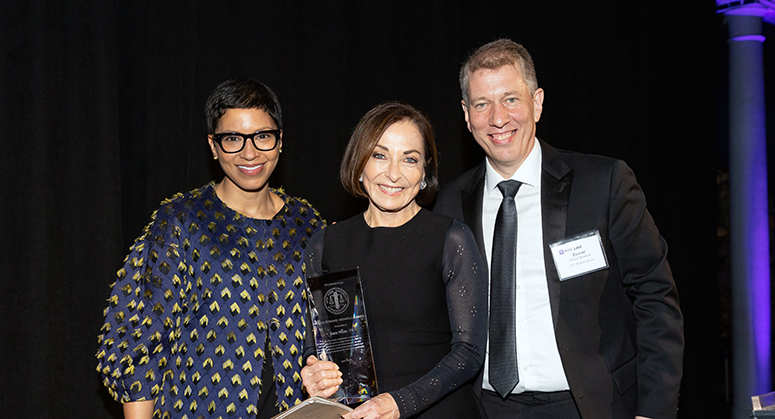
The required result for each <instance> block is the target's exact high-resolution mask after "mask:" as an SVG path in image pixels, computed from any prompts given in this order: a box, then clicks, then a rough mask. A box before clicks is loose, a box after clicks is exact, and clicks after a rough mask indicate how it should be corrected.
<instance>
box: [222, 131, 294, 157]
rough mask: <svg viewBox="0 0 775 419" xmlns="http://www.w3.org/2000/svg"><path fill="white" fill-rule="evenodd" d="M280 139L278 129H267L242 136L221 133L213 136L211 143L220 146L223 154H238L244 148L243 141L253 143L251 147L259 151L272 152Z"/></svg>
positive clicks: (238, 133)
mask: <svg viewBox="0 0 775 419" xmlns="http://www.w3.org/2000/svg"><path fill="white" fill-rule="evenodd" d="M279 138H280V130H279V129H268V130H264V131H258V132H254V133H252V134H242V133H240V132H221V133H218V134H213V141H215V142H216V143H218V145H219V146H221V150H223V152H224V153H239V152H240V151H242V149H243V148H245V140H248V139H249V140H250V141H253V147H255V148H256V149H257V150H259V151H272V150H274V149H275V147H277V140H278V139H279Z"/></svg>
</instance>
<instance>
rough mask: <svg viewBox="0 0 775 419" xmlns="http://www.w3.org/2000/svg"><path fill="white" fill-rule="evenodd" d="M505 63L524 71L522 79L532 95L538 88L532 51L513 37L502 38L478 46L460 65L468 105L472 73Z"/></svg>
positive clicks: (499, 66)
mask: <svg viewBox="0 0 775 419" xmlns="http://www.w3.org/2000/svg"><path fill="white" fill-rule="evenodd" d="M504 65H514V66H516V67H517V68H518V69H520V71H522V79H523V80H524V81H525V84H526V85H527V88H528V90H529V91H530V94H531V95H532V94H533V93H535V91H536V90H538V78H537V77H536V69H535V65H533V58H531V57H530V53H529V52H527V49H526V48H525V47H523V46H522V45H520V44H518V43H516V42H514V41H512V40H511V39H506V38H502V39H498V40H496V41H492V42H490V43H487V44H484V45H482V46H481V47H479V48H477V49H476V51H474V52H473V53H471V55H470V56H469V57H468V59H467V60H466V61H465V62H464V63H463V66H462V67H460V92H461V93H462V94H463V101H464V102H465V103H466V105H468V99H469V97H468V93H469V92H468V83H469V81H470V78H471V74H474V72H475V71H476V70H479V69H481V68H486V69H488V70H496V69H499V68H501V67H503V66H504Z"/></svg>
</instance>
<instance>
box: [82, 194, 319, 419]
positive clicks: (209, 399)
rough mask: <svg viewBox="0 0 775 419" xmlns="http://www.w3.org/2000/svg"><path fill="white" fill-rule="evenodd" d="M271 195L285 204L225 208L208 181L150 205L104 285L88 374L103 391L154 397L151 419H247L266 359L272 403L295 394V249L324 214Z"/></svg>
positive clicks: (290, 401)
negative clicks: (263, 216)
mask: <svg viewBox="0 0 775 419" xmlns="http://www.w3.org/2000/svg"><path fill="white" fill-rule="evenodd" d="M274 192H275V193H276V194H278V195H279V196H280V197H281V198H282V199H283V201H284V202H285V206H284V207H283V208H282V209H281V210H280V211H279V212H278V214H277V215H275V217H274V218H273V219H271V220H256V219H251V218H248V217H245V216H244V215H241V214H239V213H237V212H235V211H234V210H232V209H230V208H228V207H226V206H225V205H224V204H223V202H221V201H220V199H218V197H217V195H216V194H215V189H214V184H213V183H210V184H208V185H205V186H204V187H202V188H199V189H195V190H193V191H191V192H189V193H187V194H177V195H175V196H174V197H172V198H171V199H169V200H166V201H164V202H162V205H161V207H160V208H159V209H158V210H157V211H156V212H154V214H153V216H152V221H151V223H150V224H149V225H148V226H147V227H146V228H145V229H144V230H143V232H142V235H141V236H140V237H139V238H138V239H137V240H135V243H134V245H132V247H131V248H130V253H129V255H128V256H127V257H126V259H125V261H124V263H125V264H124V267H123V268H122V269H121V270H119V271H118V280H117V281H116V282H115V283H114V284H113V285H112V286H111V288H112V292H111V296H110V299H109V300H108V302H109V305H108V307H107V308H106V309H105V324H104V326H103V327H102V330H101V332H102V334H101V335H100V336H99V343H100V345H101V347H100V350H99V352H98V353H97V358H98V360H99V365H98V367H97V370H98V371H99V372H100V373H101V374H102V376H103V383H104V384H105V386H106V387H108V389H109V391H110V393H111V395H112V396H113V398H115V399H116V400H117V401H121V402H129V401H140V400H153V399H156V404H155V411H154V416H153V417H154V418H192V419H193V418H224V419H225V418H250V417H254V416H255V415H256V414H257V410H258V408H257V406H256V403H257V401H258V397H259V394H260V392H261V389H262V388H268V387H269V386H268V383H261V379H260V377H261V371H262V368H263V366H264V362H265V359H267V358H268V357H270V356H271V357H270V359H271V361H272V362H273V364H272V365H273V367H274V372H275V381H276V382H277V396H278V403H279V408H280V410H285V409H287V408H288V407H290V406H293V405H295V404H297V403H299V402H300V401H301V400H303V399H304V395H303V394H302V382H301V376H300V371H301V367H302V359H301V355H302V351H303V346H304V331H305V321H304V318H305V315H306V311H307V304H306V300H307V293H306V288H305V283H304V279H303V278H304V273H303V263H304V249H305V247H306V244H307V240H308V239H309V237H311V236H312V234H313V233H314V232H316V231H317V230H319V229H321V228H323V226H324V221H323V220H322V219H321V217H320V215H319V214H318V213H317V211H315V209H314V208H312V207H311V206H310V205H309V203H307V202H306V201H305V200H302V199H298V198H293V197H289V196H287V195H286V194H285V193H283V191H282V190H274ZM267 339H269V344H270V348H271V354H265V353H264V349H265V348H266V342H267V341H266V340H267Z"/></svg>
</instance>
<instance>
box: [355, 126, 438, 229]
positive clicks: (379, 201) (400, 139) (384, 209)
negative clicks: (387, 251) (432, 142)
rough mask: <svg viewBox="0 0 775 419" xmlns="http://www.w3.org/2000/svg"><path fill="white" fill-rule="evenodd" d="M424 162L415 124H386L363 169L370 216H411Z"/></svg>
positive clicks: (414, 209)
mask: <svg viewBox="0 0 775 419" xmlns="http://www.w3.org/2000/svg"><path fill="white" fill-rule="evenodd" d="M424 161H425V149H424V147H423V140H422V135H421V134H420V131H419V130H418V129H417V127H416V126H415V124H414V123H412V122H410V121H399V122H396V123H394V124H393V125H391V126H389V127H388V129H387V130H385V133H384V134H382V137H380V139H379V142H378V143H377V146H376V147H374V151H373V152H372V153H371V156H370V157H369V159H368V160H367V161H366V166H365V167H364V168H363V187H364V189H365V190H366V193H367V194H368V195H369V210H368V212H369V213H370V215H372V216H377V217H379V216H390V217H393V218H395V217H399V218H402V219H403V220H404V221H407V220H408V219H409V218H411V217H412V216H414V214H415V213H416V212H417V210H418V209H419V205H418V204H417V202H415V197H417V193H418V192H420V183H421V182H422V180H423V178H424V177H425V170H424V168H423V162H424ZM386 213H388V214H386Z"/></svg>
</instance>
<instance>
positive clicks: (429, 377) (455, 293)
mask: <svg viewBox="0 0 775 419" xmlns="http://www.w3.org/2000/svg"><path fill="white" fill-rule="evenodd" d="M442 275H443V276H444V277H443V280H444V282H445V284H446V292H447V307H448V310H449V323H450V326H451V328H452V341H451V350H450V352H449V353H448V354H447V355H446V356H444V358H442V360H441V361H440V362H439V363H438V364H437V365H436V367H435V368H434V369H433V370H431V371H430V372H429V373H428V374H426V375H425V376H423V377H422V378H420V379H419V380H417V381H416V382H414V383H412V384H410V385H408V386H405V387H403V388H401V389H399V390H398V391H394V392H391V393H390V394H391V395H392V396H393V398H394V399H395V400H396V403H397V404H398V407H399V410H400V411H401V417H402V418H403V417H408V416H412V415H414V414H416V413H417V412H419V411H421V410H423V409H425V408H426V407H428V406H429V405H431V404H432V403H434V402H436V401H437V400H439V399H441V398H442V397H444V396H445V395H447V394H448V393H449V392H451V391H453V390H455V389H456V388H458V387H459V386H461V385H463V384H465V383H466V382H467V381H469V380H470V379H472V378H473V377H474V376H475V375H476V373H477V372H478V371H479V369H480V368H481V366H482V362H483V360H484V351H485V344H486V330H487V273H486V270H485V269H484V265H483V263H482V260H481V254H480V253H479V249H478V247H477V246H476V241H475V240H474V236H473V234H472V233H471V230H470V229H469V228H468V226H466V225H465V224H463V223H462V222H460V221H458V220H454V221H453V222H452V225H451V226H450V228H449V230H448V231H447V237H446V242H445V245H444V260H443V267H442Z"/></svg>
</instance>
